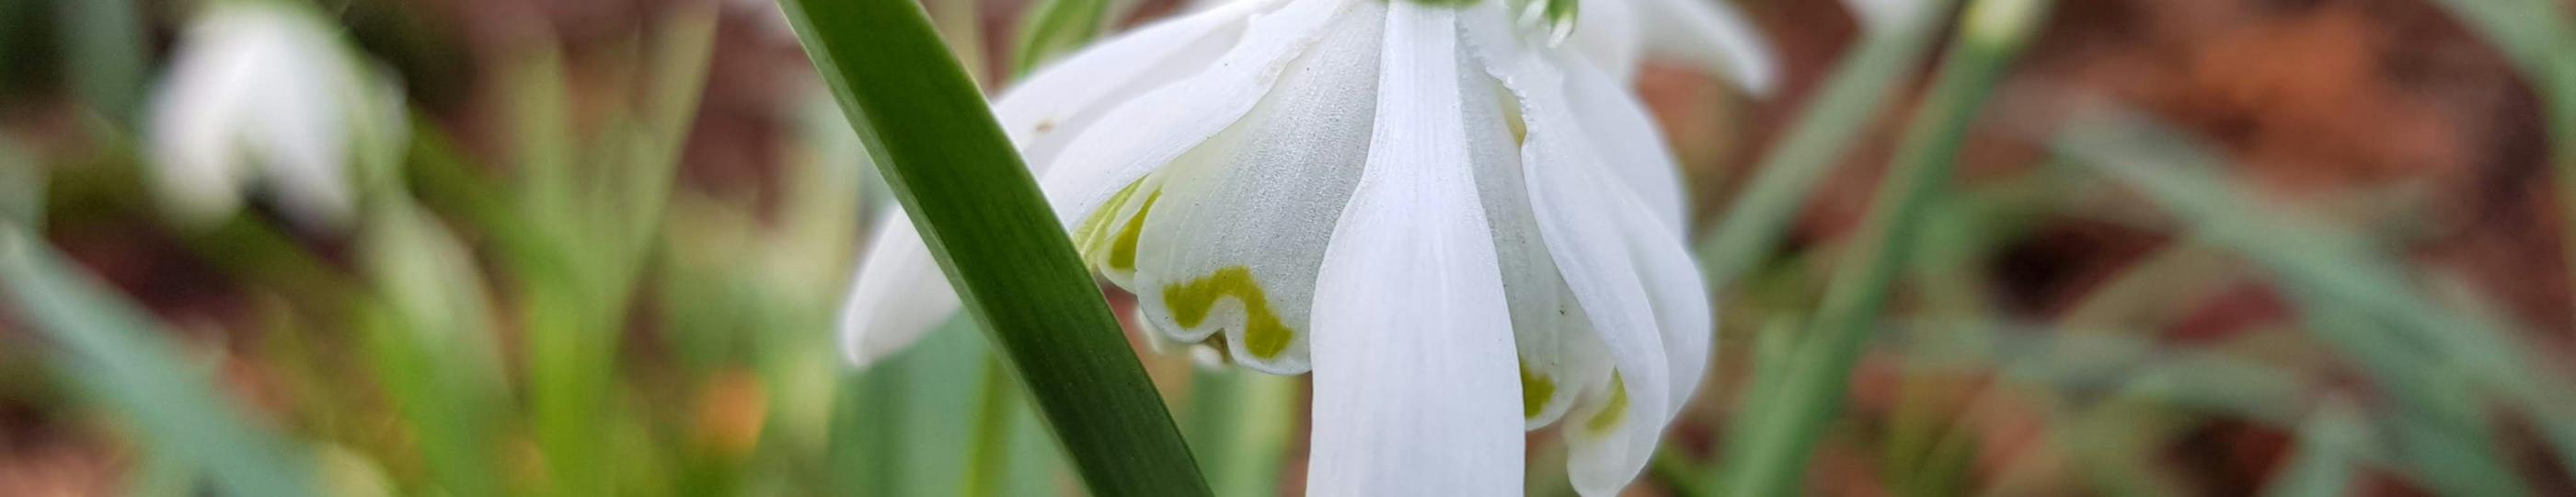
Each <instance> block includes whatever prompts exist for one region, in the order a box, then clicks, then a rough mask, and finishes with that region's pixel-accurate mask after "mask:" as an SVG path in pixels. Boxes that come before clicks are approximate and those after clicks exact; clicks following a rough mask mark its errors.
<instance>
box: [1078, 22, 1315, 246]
mask: <svg viewBox="0 0 2576 497" xmlns="http://www.w3.org/2000/svg"><path fill="white" fill-rule="evenodd" d="M1352 3H1353V2H1350V1H1348V0H1290V1H1289V3H1288V4H1287V5H1285V6H1283V7H1281V8H1280V9H1279V10H1276V11H1272V12H1269V13H1267V14H1264V15H1258V16H1255V17H1253V18H1252V21H1251V24H1250V26H1248V27H1246V28H1245V30H1244V34H1243V41H1242V42H1240V43H1237V44H1235V45H1234V47H1232V48H1231V49H1229V50H1228V51H1227V52H1226V54H1225V56H1224V57H1221V58H1219V59H1218V60H1217V62H1216V64H1215V65H1214V66H1212V67H1211V68H1209V69H1208V70H1207V71H1204V72H1201V73H1199V74H1197V75H1195V76H1191V77H1189V78H1188V79H1184V80H1181V81H1179V82H1176V83H1173V84H1171V85H1167V86H1164V87H1162V88H1160V89H1156V90H1153V91H1151V92H1147V93H1145V94H1144V95H1141V96H1139V97H1137V98H1135V99H1132V100H1129V101H1127V102H1125V103H1122V104H1119V105H1118V106H1116V107H1115V108H1113V109H1112V110H1110V111H1109V112H1108V113H1107V114H1104V115H1102V116H1101V118H1100V122H1106V123H1117V124H1116V126H1114V127H1113V128H1094V129H1091V130H1086V132H1084V133H1081V134H1080V136H1079V137H1077V138H1075V139H1074V141H1073V143H1071V144H1070V145H1068V146H1067V147H1066V148H1065V151H1064V153H1063V154H1061V155H1060V156H1059V158H1058V160H1057V161H1056V162H1055V165H1053V166H1050V169H1049V170H1048V171H1046V172H1045V173H1044V176H1043V178H1044V179H1043V180H1042V181H1041V183H1042V184H1043V186H1045V187H1046V190H1047V197H1048V199H1049V200H1050V201H1051V203H1053V204H1054V206H1053V207H1054V208H1055V212H1056V216H1057V217H1058V219H1060V220H1062V221H1063V222H1064V223H1066V229H1068V230H1070V229H1072V228H1074V227H1075V226H1076V225H1077V224H1079V223H1081V222H1082V221H1084V220H1085V219H1087V218H1089V217H1090V216H1091V214H1092V211H1093V210H1095V209H1098V208H1099V207H1100V205H1101V204H1102V203H1104V202H1107V201H1108V200H1109V199H1110V198H1111V197H1114V196H1116V195H1117V194H1118V192H1120V191H1122V190H1125V189H1126V187H1127V186H1128V185H1131V184H1134V183H1135V182H1136V180H1137V179H1138V178H1142V177H1144V176H1145V174H1146V173H1149V172H1152V171H1153V170H1155V169H1156V168H1160V167H1162V166H1163V165H1165V164H1169V163H1171V162H1172V159H1174V158H1177V157H1180V155H1181V154H1182V153H1183V152H1186V151H1188V150H1190V149H1192V148H1196V147H1197V146H1198V145H1199V144H1200V143H1202V142H1205V141H1207V139H1208V138H1209V137H1211V136H1215V135H1216V134H1217V132H1218V131H1221V130H1223V129H1225V128H1226V127H1227V126H1229V125H1232V124H1234V122H1235V121H1236V120H1237V119H1240V118H1242V117H1243V115H1244V113H1246V112H1250V111H1251V110H1252V106H1253V104H1254V103H1256V102H1258V101H1260V99H1261V96H1262V95H1264V94H1267V93H1269V91H1270V87H1271V84H1272V83H1274V82H1277V81H1278V79H1279V73H1280V71H1281V69H1283V68H1285V67H1286V66H1287V65H1288V62H1289V60H1290V59H1291V58H1292V57H1293V56H1295V55H1297V54H1299V53H1303V52H1304V51H1305V49H1306V47H1308V46H1309V45H1312V44H1313V43H1314V41H1315V39H1316V38H1317V35H1319V34H1320V33H1321V32H1322V31H1323V28H1324V26H1326V25H1327V24H1329V23H1330V22H1331V21H1332V19H1333V18H1334V17H1335V16H1336V15H1337V14H1340V13H1341V12H1343V11H1344V10H1345V8H1347V7H1348V6H1350V5H1351V4H1352ZM1213 13H1214V12H1211V14H1213ZM1202 15H1206V14H1202Z"/></svg>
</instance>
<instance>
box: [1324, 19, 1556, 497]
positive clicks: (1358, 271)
mask: <svg viewBox="0 0 2576 497" xmlns="http://www.w3.org/2000/svg"><path fill="white" fill-rule="evenodd" d="M1388 5H1389V7H1388V9H1389V11H1390V12H1389V14H1388V23H1387V46H1388V47H1390V50H1388V52H1387V54H1386V64H1385V66H1384V67H1385V69H1386V73H1385V75H1384V76H1383V79H1381V86H1382V90H1383V91H1381V93H1380V94H1379V105H1378V109H1379V111H1378V119H1377V129H1376V132H1375V137H1374V139H1373V141H1372V144H1371V146H1370V152H1369V162H1368V169H1367V171H1366V173H1364V175H1363V176H1362V177H1361V180H1360V185H1359V187H1358V190H1357V192H1356V193H1355V194H1354V195H1353V197H1352V199H1351V205H1350V207H1349V208H1348V209H1345V214H1344V215H1343V218H1342V220H1341V225H1340V226H1338V227H1337V228H1336V229H1335V230H1334V235H1333V241H1332V246H1331V248H1330V249H1328V251H1327V252H1326V260H1325V265H1324V270H1323V274H1322V276H1321V277H1320V279H1319V280H1318V290H1319V293H1318V299H1317V301H1316V314H1315V326H1316V331H1315V337H1314V339H1315V355H1314V360H1315V363H1316V364H1315V366H1316V367H1315V400H1314V405H1315V408H1314V409H1315V412H1314V440H1313V450H1312V452H1311V454H1310V456H1309V459H1308V462H1307V464H1308V466H1309V468H1310V473H1309V475H1308V478H1307V488H1306V491H1307V495H1331V496H1343V495H1369V496H1378V495H1480V496H1481V495H1520V494H1521V469H1522V468H1521V464H1522V463H1521V452H1522V445H1521V440H1522V435H1521V420H1520V416H1519V414H1518V411H1519V409H1518V408H1519V407H1520V402H1519V398H1518V397H1517V395H1516V394H1517V393H1518V391H1519V388H1518V385H1517V381H1516V380H1515V377H1514V375H1513V364H1512V362H1513V350H1512V344H1511V336H1510V335H1509V334H1507V333H1503V332H1501V330H1502V329H1504V328H1505V327H1508V326H1510V325H1511V323H1510V320H1509V318H1508V317H1507V316H1508V315H1509V314H1508V311H1507V310H1506V309H1504V308H1503V307H1504V305H1505V304H1504V296H1503V288H1502V281H1501V279H1500V277H1499V271H1500V270H1499V269H1498V268H1497V267H1496V266H1495V258H1494V257H1495V255H1494V252H1493V242H1492V240H1491V238H1490V235H1489V232H1488V231H1487V230H1488V227H1487V226H1486V223H1485V219H1484V215H1483V212H1482V209H1481V208H1480V207H1478V201H1477V199H1476V196H1475V187H1474V184H1473V182H1474V178H1473V177H1471V173H1470V172H1469V171H1468V170H1467V166H1468V164H1467V162H1468V156H1467V151H1466V150H1465V149H1464V143H1465V137H1464V135H1463V133H1464V127H1465V125H1464V123H1463V122H1462V121H1461V120H1460V112H1461V111H1460V108H1459V106H1460V104H1461V102H1459V101H1458V100H1457V99H1456V96H1457V95H1458V91H1457V88H1456V86H1455V85H1456V83H1457V81H1458V76H1457V74H1455V71H1456V70H1457V68H1456V65H1455V62H1454V60H1455V59H1453V57H1457V56H1458V50H1457V48H1456V46H1455V43H1456V41H1457V40H1456V34H1455V33H1456V31H1455V24H1454V23H1453V22H1452V21H1451V19H1450V18H1449V17H1450V16H1451V15H1453V14H1454V13H1455V12H1457V11H1456V10H1451V9H1449V8H1446V7H1432V6H1425V5H1422V4H1420V3H1416V2H1391V3H1389V4H1388Z"/></svg>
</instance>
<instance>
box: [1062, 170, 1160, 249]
mask: <svg viewBox="0 0 2576 497" xmlns="http://www.w3.org/2000/svg"><path fill="white" fill-rule="evenodd" d="M1143 186H1145V180H1144V179H1141V178H1140V179H1137V180H1136V181H1134V182H1131V183H1127V187H1126V188H1121V189H1119V190H1118V194H1116V195H1111V196H1109V201H1107V202H1101V203H1100V207H1099V208H1096V209H1092V210H1091V215H1090V216H1088V217H1084V218H1082V224H1081V225H1078V226H1075V227H1074V230H1073V241H1074V248H1075V249H1076V250H1079V251H1081V252H1082V260H1083V262H1086V263H1091V264H1098V263H1099V262H1098V261H1099V256H1100V250H1101V249H1102V248H1105V247H1103V245H1106V244H1108V240H1109V238H1108V235H1109V233H1108V232H1107V231H1104V230H1107V229H1108V228H1109V223H1110V218H1112V217H1116V216H1117V215H1118V211H1121V210H1125V209H1126V206H1127V199H1128V198H1130V197H1134V196H1135V195H1136V189H1137V188H1140V187H1143Z"/></svg>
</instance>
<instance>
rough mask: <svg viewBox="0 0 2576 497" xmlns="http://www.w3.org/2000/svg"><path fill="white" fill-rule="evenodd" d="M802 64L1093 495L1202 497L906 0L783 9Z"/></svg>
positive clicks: (1089, 291) (1031, 197)
mask: <svg viewBox="0 0 2576 497" xmlns="http://www.w3.org/2000/svg"><path fill="white" fill-rule="evenodd" d="M783 5H784V6H785V7H786V11H787V13H788V18H789V19H790V20H791V21H793V22H794V23H795V25H796V27H797V34H798V36H799V37H801V38H802V39H803V40H804V43H805V48H806V54H807V55H808V56H809V57H810V58H812V60H813V62H814V65H815V67H816V69H817V70H818V72H820V73H822V74H823V76H824V78H825V79H826V80H827V81H828V82H830V84H831V87H832V90H833V95H834V96H835V97H837V98H838V99H839V100H840V102H841V108H842V111H843V112H844V113H845V114H846V115H847V117H848V118H849V120H850V122H851V123H852V124H853V127H854V128H857V129H858V131H859V134H860V137H861V139H862V140H861V141H863V142H865V143H866V144H867V145H868V150H869V152H870V154H871V155H872V156H874V157H875V160H876V163H877V164H878V166H879V170H880V171H881V172H882V173H883V174H884V175H885V177H886V182H887V183H889V184H892V185H893V186H894V189H895V196H896V198H897V199H898V200H900V201H902V203H903V205H904V207H905V208H906V211H907V212H909V213H910V214H911V216H912V219H913V222H914V225H915V226H919V227H920V228H921V233H922V237H923V239H924V241H925V242H927V243H928V244H929V245H930V247H931V249H932V253H933V254H935V255H937V257H938V259H939V263H940V266H941V268H942V269H944V270H945V271H946V272H947V274H948V278H949V282H950V283H951V284H953V285H954V286H955V287H956V288H957V289H958V290H959V293H960V296H961V297H962V299H963V300H964V302H965V307H966V309H967V310H968V311H969V312H970V313H971V314H972V315H974V316H975V318H976V321H977V323H978V324H981V325H982V327H983V328H984V329H985V330H987V331H988V334H989V335H990V337H991V338H992V340H993V341H994V343H995V344H997V347H996V348H997V349H999V350H1000V351H1002V352H1003V355H1004V356H1005V357H1006V358H1007V359H1009V364H1010V365H1011V366H1012V369H1013V370H1014V371H1016V372H1018V373H1019V375H1020V379H1021V381H1022V382H1023V384H1025V385H1027V387H1028V389H1029V391H1030V393H1031V394H1032V396H1033V397H1034V398H1035V400H1036V404H1037V406H1038V409H1039V412H1041V413H1043V414H1044V417H1045V418H1046V420H1047V421H1048V423H1049V424H1050V425H1052V426H1053V427H1054V428H1055V435H1056V438H1057V440H1059V441H1061V442H1062V443H1063V444H1064V448H1065V451H1066V452H1067V453H1068V454H1069V455H1071V456H1072V458H1073V462H1074V466H1075V470H1076V472H1077V473H1079V474H1080V475H1081V476H1082V478H1083V481H1084V483H1085V484H1086V485H1088V486H1089V487H1090V489H1091V490H1092V492H1093V493H1095V494H1099V495H1206V494H1207V493H1208V489H1207V484H1206V482H1205V480H1203V479H1202V478H1201V477H1200V475H1199V471H1198V466H1197V465H1196V463H1193V462H1192V461H1191V458H1190V453H1189V449H1188V447H1187V445H1186V444H1184V443H1183V442H1182V440H1181V436H1180V431H1179V430H1178V429H1177V428H1175V427H1174V426H1173V424H1172V418H1171V415H1170V414H1169V413H1166V412H1164V410H1163V403H1162V399H1161V397H1160V396H1158V395H1157V394H1156V393H1155V391H1154V389H1153V385H1152V384H1151V383H1150V382H1149V381H1148V380H1147V378H1146V377H1145V370H1144V367H1143V366H1142V365H1141V364H1139V363H1138V362H1137V360H1136V354H1135V352H1134V351H1133V350H1130V349H1129V348H1128V345H1127V340H1126V334H1125V333H1124V332H1123V331H1122V330H1121V328H1120V327H1119V324H1118V321H1117V319H1116V318H1115V317H1113V316H1112V315H1111V314H1110V312H1109V307H1108V305H1107V303H1106V302H1104V301H1102V300H1101V297H1100V290H1099V288H1098V287H1096V286H1094V283H1093V282H1092V279H1091V275H1090V273H1089V272H1088V271H1087V270H1085V269H1084V268H1083V266H1082V264H1081V263H1080V261H1079V259H1078V258H1077V257H1076V256H1075V255H1074V251H1073V244H1072V242H1071V241H1070V240H1068V239H1067V238H1066V237H1065V234H1064V230H1063V228H1062V227H1061V226H1063V225H1062V224H1061V223H1059V222H1058V221H1057V219H1056V216H1055V214H1054V213H1053V212H1050V211H1049V210H1048V207H1047V203H1046V200H1045V198H1044V197H1043V196H1041V195H1040V193H1039V192H1038V189H1037V184H1036V181H1034V180H1033V179H1032V178H1031V177H1030V175H1029V171H1028V169H1027V168H1026V167H1025V166H1023V165H1022V164H1021V162H1020V159H1019V156H1018V155H1017V154H1016V153H1014V151H1013V148H1012V146H1011V142H1010V140H1009V139H1008V138H1007V137H1005V136H1004V135H1003V134H1002V129H1001V126H1000V125H998V124H996V123H995V122H994V121H993V117H992V111H991V110H990V109H988V108H986V107H985V105H984V97H983V95H982V93H981V92H978V91H977V90H976V87H975V84H974V82H973V81H971V80H969V79H967V77H966V72H965V70H964V69H963V68H961V67H959V66H958V63H957V61H956V59H953V58H951V56H950V55H949V51H948V49H947V48H946V47H944V46H942V45H941V44H940V42H939V38H938V34H937V33H935V32H933V30H932V29H931V26H930V19H929V18H928V17H927V16H926V15H925V14H924V13H923V12H922V9H921V6H920V5H919V4H917V3H915V2H912V1H909V0H823V1H818V0H793V1H788V2H783Z"/></svg>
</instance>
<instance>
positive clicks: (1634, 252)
mask: <svg viewBox="0 0 2576 497" xmlns="http://www.w3.org/2000/svg"><path fill="white" fill-rule="evenodd" d="M1631 204H1632V206H1631V207H1630V208H1631V209H1632V210H1642V208H1643V207H1642V206H1640V205H1634V204H1635V203H1633V202H1632V203H1631ZM1620 225H1621V226H1622V227H1624V228H1626V229H1625V231H1626V232H1627V235H1628V236H1627V240H1628V241H1629V246H1628V247H1629V251H1630V252H1629V255H1631V256H1633V257H1635V260H1636V262H1637V275H1638V276H1639V277H1640V278H1641V279H1643V280H1644V281H1645V284H1646V293H1647V298H1648V299H1649V300H1650V301H1652V302H1653V303H1654V308H1655V324H1656V326H1655V328H1656V330H1658V331H1660V332H1661V335H1660V336H1661V338H1662V339H1663V349H1664V365H1665V367H1666V368H1668V369H1667V370H1668V371H1671V374H1669V375H1667V376H1666V378H1667V379H1668V380H1669V381H1668V382H1667V387H1668V389H1667V392H1670V396H1668V397H1666V407H1667V409H1666V411H1667V412H1666V413H1665V418H1664V419H1662V420H1659V421H1657V422H1658V423H1659V424H1660V423H1669V422H1671V421H1672V418H1673V416H1675V415H1678V414H1680V413H1681V410H1682V407H1683V406H1684V404H1687V403H1689V402H1690V398H1691V394H1693V393H1697V392H1698V391H1699V382H1700V380H1701V379H1702V377H1703V376H1706V375H1707V374H1708V360H1709V354H1711V353H1712V352H1714V351H1713V350H1712V349H1710V348H1709V347H1710V343H1709V336H1710V335H1712V334H1714V333H1716V332H1717V330H1716V329H1715V325H1716V317H1715V315H1714V314H1713V312H1712V311H1711V310H1710V309H1709V298H1708V285H1707V283H1706V282H1704V281H1703V280H1702V279H1701V278H1700V269H1699V266H1698V265H1697V264H1695V263H1693V262H1692V260H1691V255H1690V250H1689V248H1688V247H1689V246H1688V245H1687V244H1685V243H1683V241H1682V238H1681V236H1679V235H1678V234H1676V233H1674V232H1672V231H1669V230H1666V229H1665V227H1663V226H1656V225H1654V224H1651V223H1647V222H1645V221H1644V219H1643V218H1642V217H1629V218H1626V220H1625V221H1624V222H1622V223H1620Z"/></svg>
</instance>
